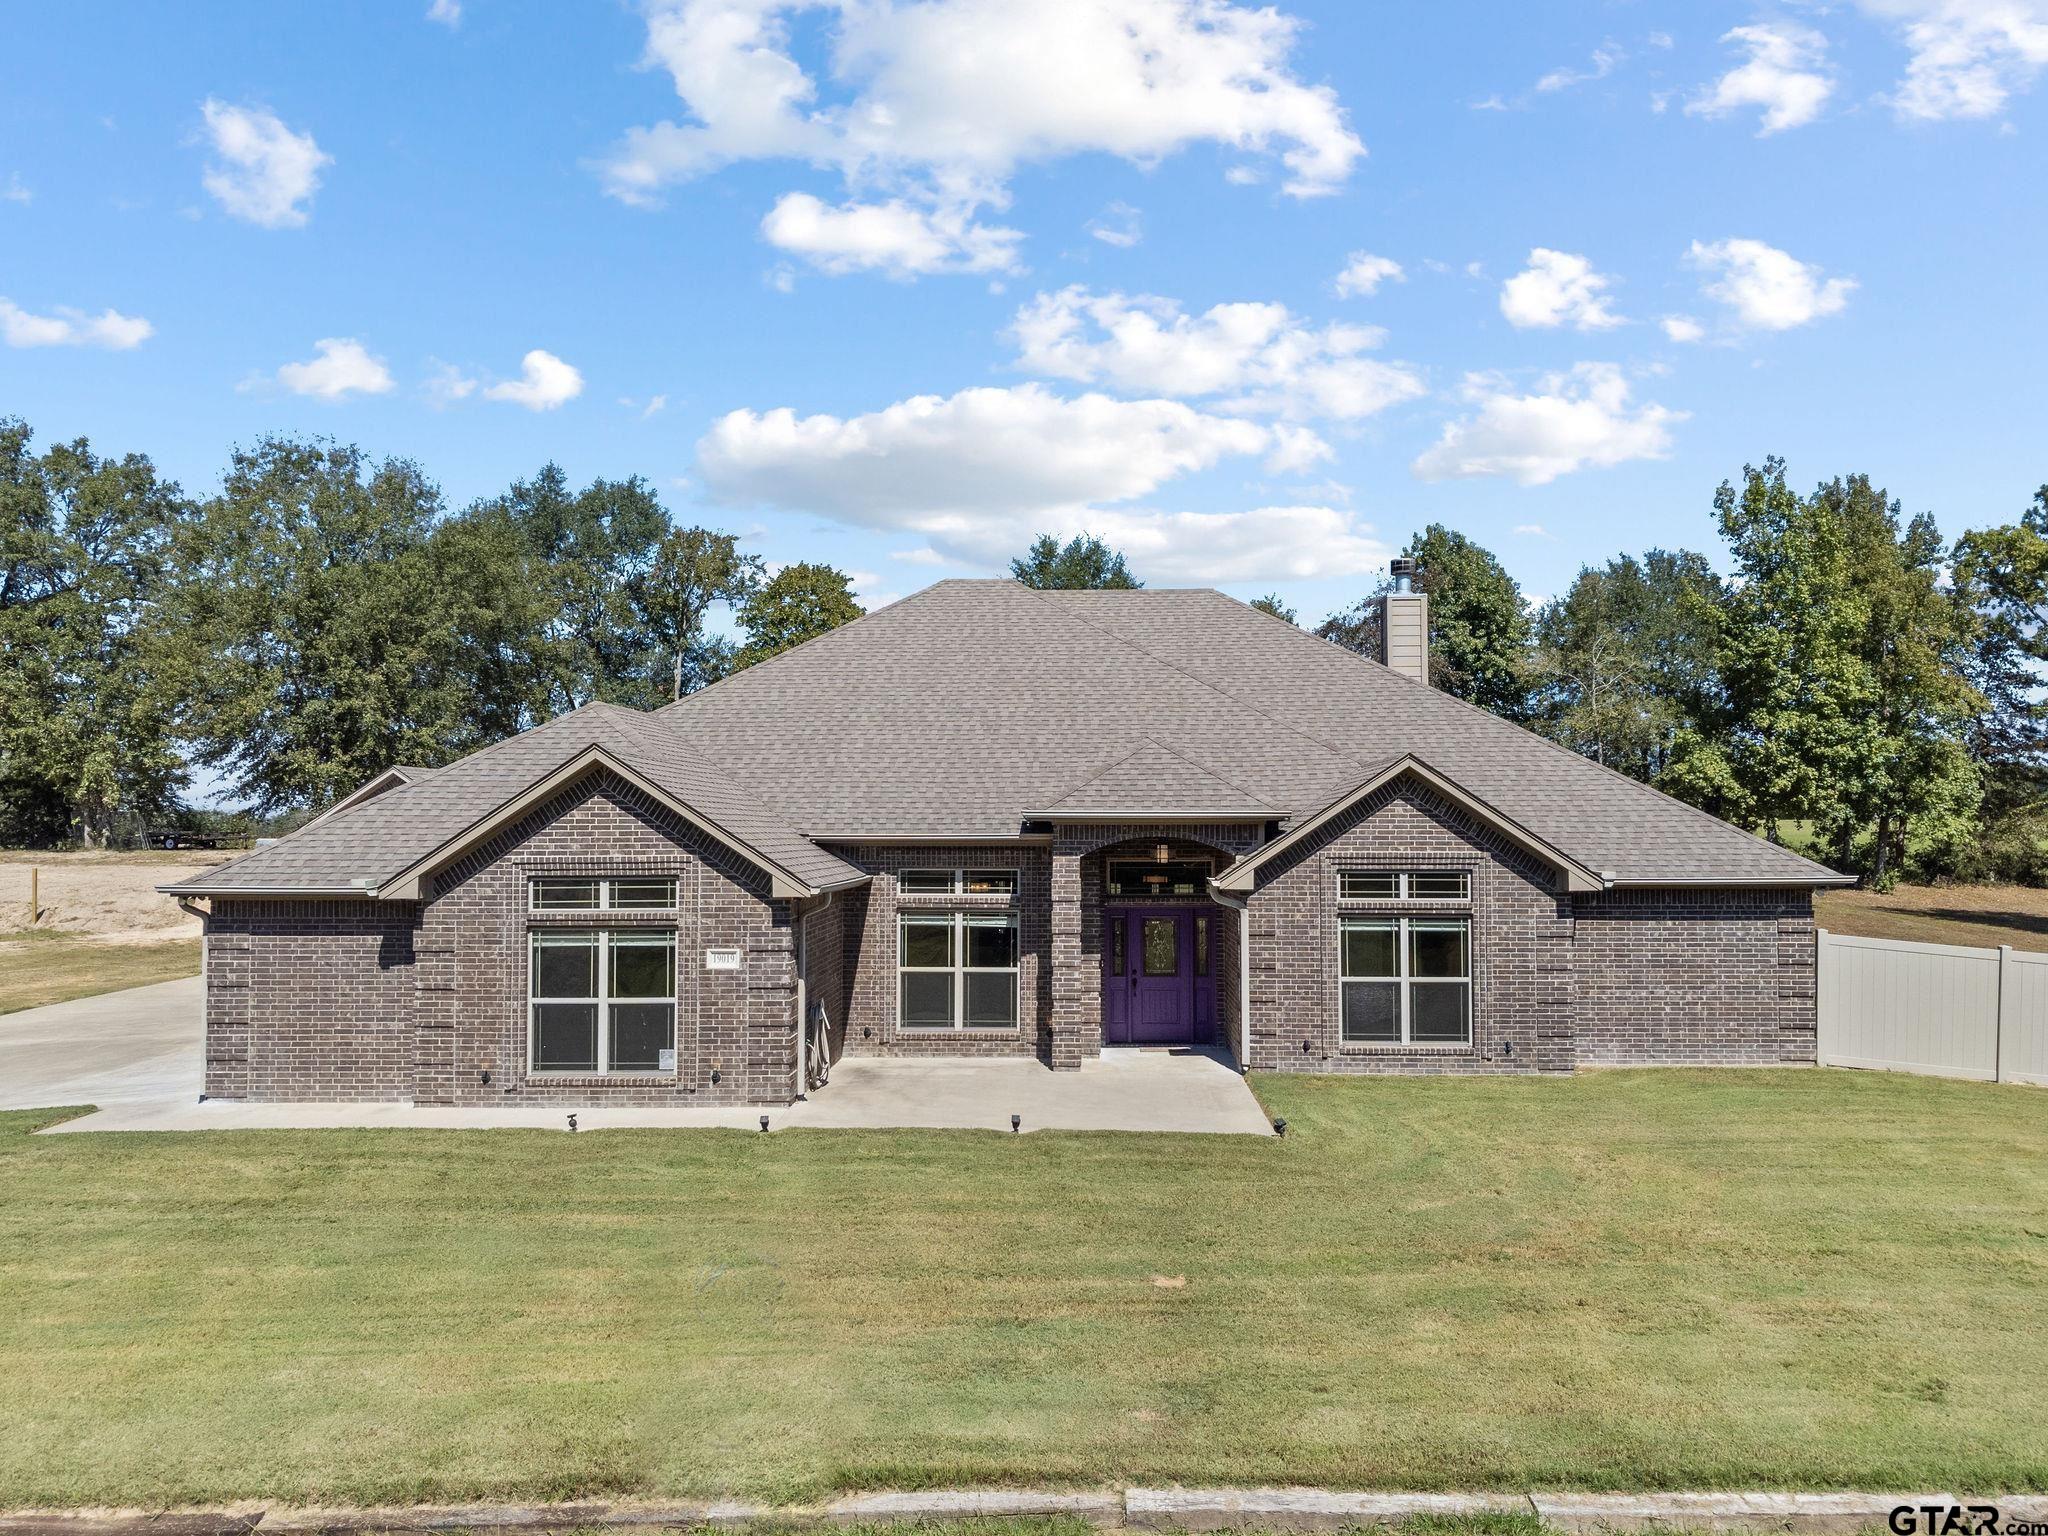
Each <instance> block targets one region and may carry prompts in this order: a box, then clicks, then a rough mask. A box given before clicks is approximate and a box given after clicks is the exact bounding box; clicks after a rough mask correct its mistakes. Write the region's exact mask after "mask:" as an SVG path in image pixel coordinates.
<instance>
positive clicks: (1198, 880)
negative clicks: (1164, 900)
mask: <svg viewBox="0 0 2048 1536" xmlns="http://www.w3.org/2000/svg"><path fill="white" fill-rule="evenodd" d="M1104 883H1105V885H1106V887H1107V889H1108V891H1109V894H1110V895H1112V896H1199V895H1201V894H1202V892H1203V891H1204V890H1205V889H1206V888H1207V887H1208V884H1209V864H1208V861H1207V860H1206V859H1199V860H1198V859H1172V860H1169V861H1167V862H1166V863H1160V862H1158V861H1157V860H1142V861H1141V860H1138V859H1112V860H1111V861H1110V865H1109V872H1108V878H1107V879H1106V881H1105V882H1104Z"/></svg>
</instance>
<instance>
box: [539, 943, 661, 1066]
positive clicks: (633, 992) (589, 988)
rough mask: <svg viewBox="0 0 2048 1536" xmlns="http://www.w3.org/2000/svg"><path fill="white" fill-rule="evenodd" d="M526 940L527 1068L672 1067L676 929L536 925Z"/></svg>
mask: <svg viewBox="0 0 2048 1536" xmlns="http://www.w3.org/2000/svg"><path fill="white" fill-rule="evenodd" d="M530 944H531V948H532V963H531V966H530V968H529V973H528V980H527V990H528V997H529V1001H528V1004H527V1012H528V1020H527V1025H528V1027H527V1041H528V1056H527V1066H528V1068H529V1070H531V1071H534V1072H581V1073H643V1072H673V1071H674V1070H675V1065H676V1053H675V1048H676V936H675V934H673V933H671V932H667V931H665V930H662V929H656V928H647V929H638V928H596V929H572V928H538V929H535V930H534V931H533V932H532V934H531V935H530Z"/></svg>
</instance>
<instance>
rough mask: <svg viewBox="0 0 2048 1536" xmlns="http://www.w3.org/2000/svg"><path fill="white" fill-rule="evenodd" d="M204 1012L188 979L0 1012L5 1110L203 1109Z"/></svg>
mask: <svg viewBox="0 0 2048 1536" xmlns="http://www.w3.org/2000/svg"><path fill="white" fill-rule="evenodd" d="M205 1006H206V1005H205V994H204V991H203V989H202V988H201V985H200V980H199V978H198V977H197V976H187V977H185V978H183V979H181V980H178V981H160V982H158V983H157V984H156V985H155V986H151V987H132V988H130V989H129V990H128V991H126V992H102V993H101V994H100V995H99V996H98V997H82V998H79V999H78V1000H77V1001H76V1002H70V1003H51V1004H49V1005H48V1006H46V1007H42V1008H24V1009H23V1010H22V1011H21V1012H19V1013H4V1014H0V1109H41V1108H44V1107H45V1106H48V1105H52V1104H99V1105H102V1106H109V1105H115V1104H145V1103H148V1104H163V1103H177V1104H194V1103H197V1102H198V1099H199V1090H200V1085H201V1083H202V1081H203V1079H204V1070H205V1069H204V1061H203V1052H204V1037H205V1033H206V1031H205Z"/></svg>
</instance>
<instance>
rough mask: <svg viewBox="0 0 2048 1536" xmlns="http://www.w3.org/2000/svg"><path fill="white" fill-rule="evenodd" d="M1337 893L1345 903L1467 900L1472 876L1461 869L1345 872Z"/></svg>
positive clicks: (1341, 877) (1341, 871) (1339, 880)
mask: <svg viewBox="0 0 2048 1536" xmlns="http://www.w3.org/2000/svg"><path fill="white" fill-rule="evenodd" d="M1337 894H1338V895H1339V896H1342V897H1343V898H1344V899H1345V900H1347V901H1470V900H1471V899H1472V876H1471V874H1470V872H1468V871H1466V870H1462V869H1439V870H1393V869H1346V870H1340V871H1339V872H1338V874H1337Z"/></svg>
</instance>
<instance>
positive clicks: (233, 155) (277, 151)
mask: <svg viewBox="0 0 2048 1536" xmlns="http://www.w3.org/2000/svg"><path fill="white" fill-rule="evenodd" d="M200 110H201V111H202V112H203V113H204V114H205V116H206V133H207V138H208V139H209V141H210V142H211V143H212V145H213V153H214V157H215V158H214V159H213V160H211V161H209V162H208V164H207V166H206V170H205V173H204V174H203V176H202V177H201V180H202V182H203V183H204V185H205V187H206V190H207V191H209V192H211V193H212V194H213V196H214V198H215V200H216V201H218V202H219V204H220V205H221V207H223V208H225V209H227V211H228V212H229V213H231V214H233V215H234V216H235V217H236V218H238V219H245V220H247V221H248V222H249V223H251V224H260V225H262V226H263V227H264V228H265V229H295V228H297V227H298V226H299V225H302V224H304V223H305V222H306V216H307V213H308V206H307V205H308V204H310V203H311V202H312V200H313V194H314V193H315V192H316V191H318V190H319V187H320V172H321V170H322V169H323V168H324V167H326V166H329V165H332V164H333V163H334V157H333V156H331V155H328V154H324V153H322V152H321V149H320V146H319V145H318V144H315V143H314V142H313V136H312V135H311V134H310V133H294V132H292V131H291V129H289V128H287V127H286V126H285V125H284V123H283V121H282V120H281V119H280V118H279V117H278V115H277V114H276V113H275V112H272V111H270V110H268V109H267V108H264V107H235V106H229V105H228V104H227V103H226V102H224V101H216V100H214V99H213V98H212V97H210V96H209V97H208V98H207V99H206V101H205V103H204V104H203V105H202V106H201V108H200Z"/></svg>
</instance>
